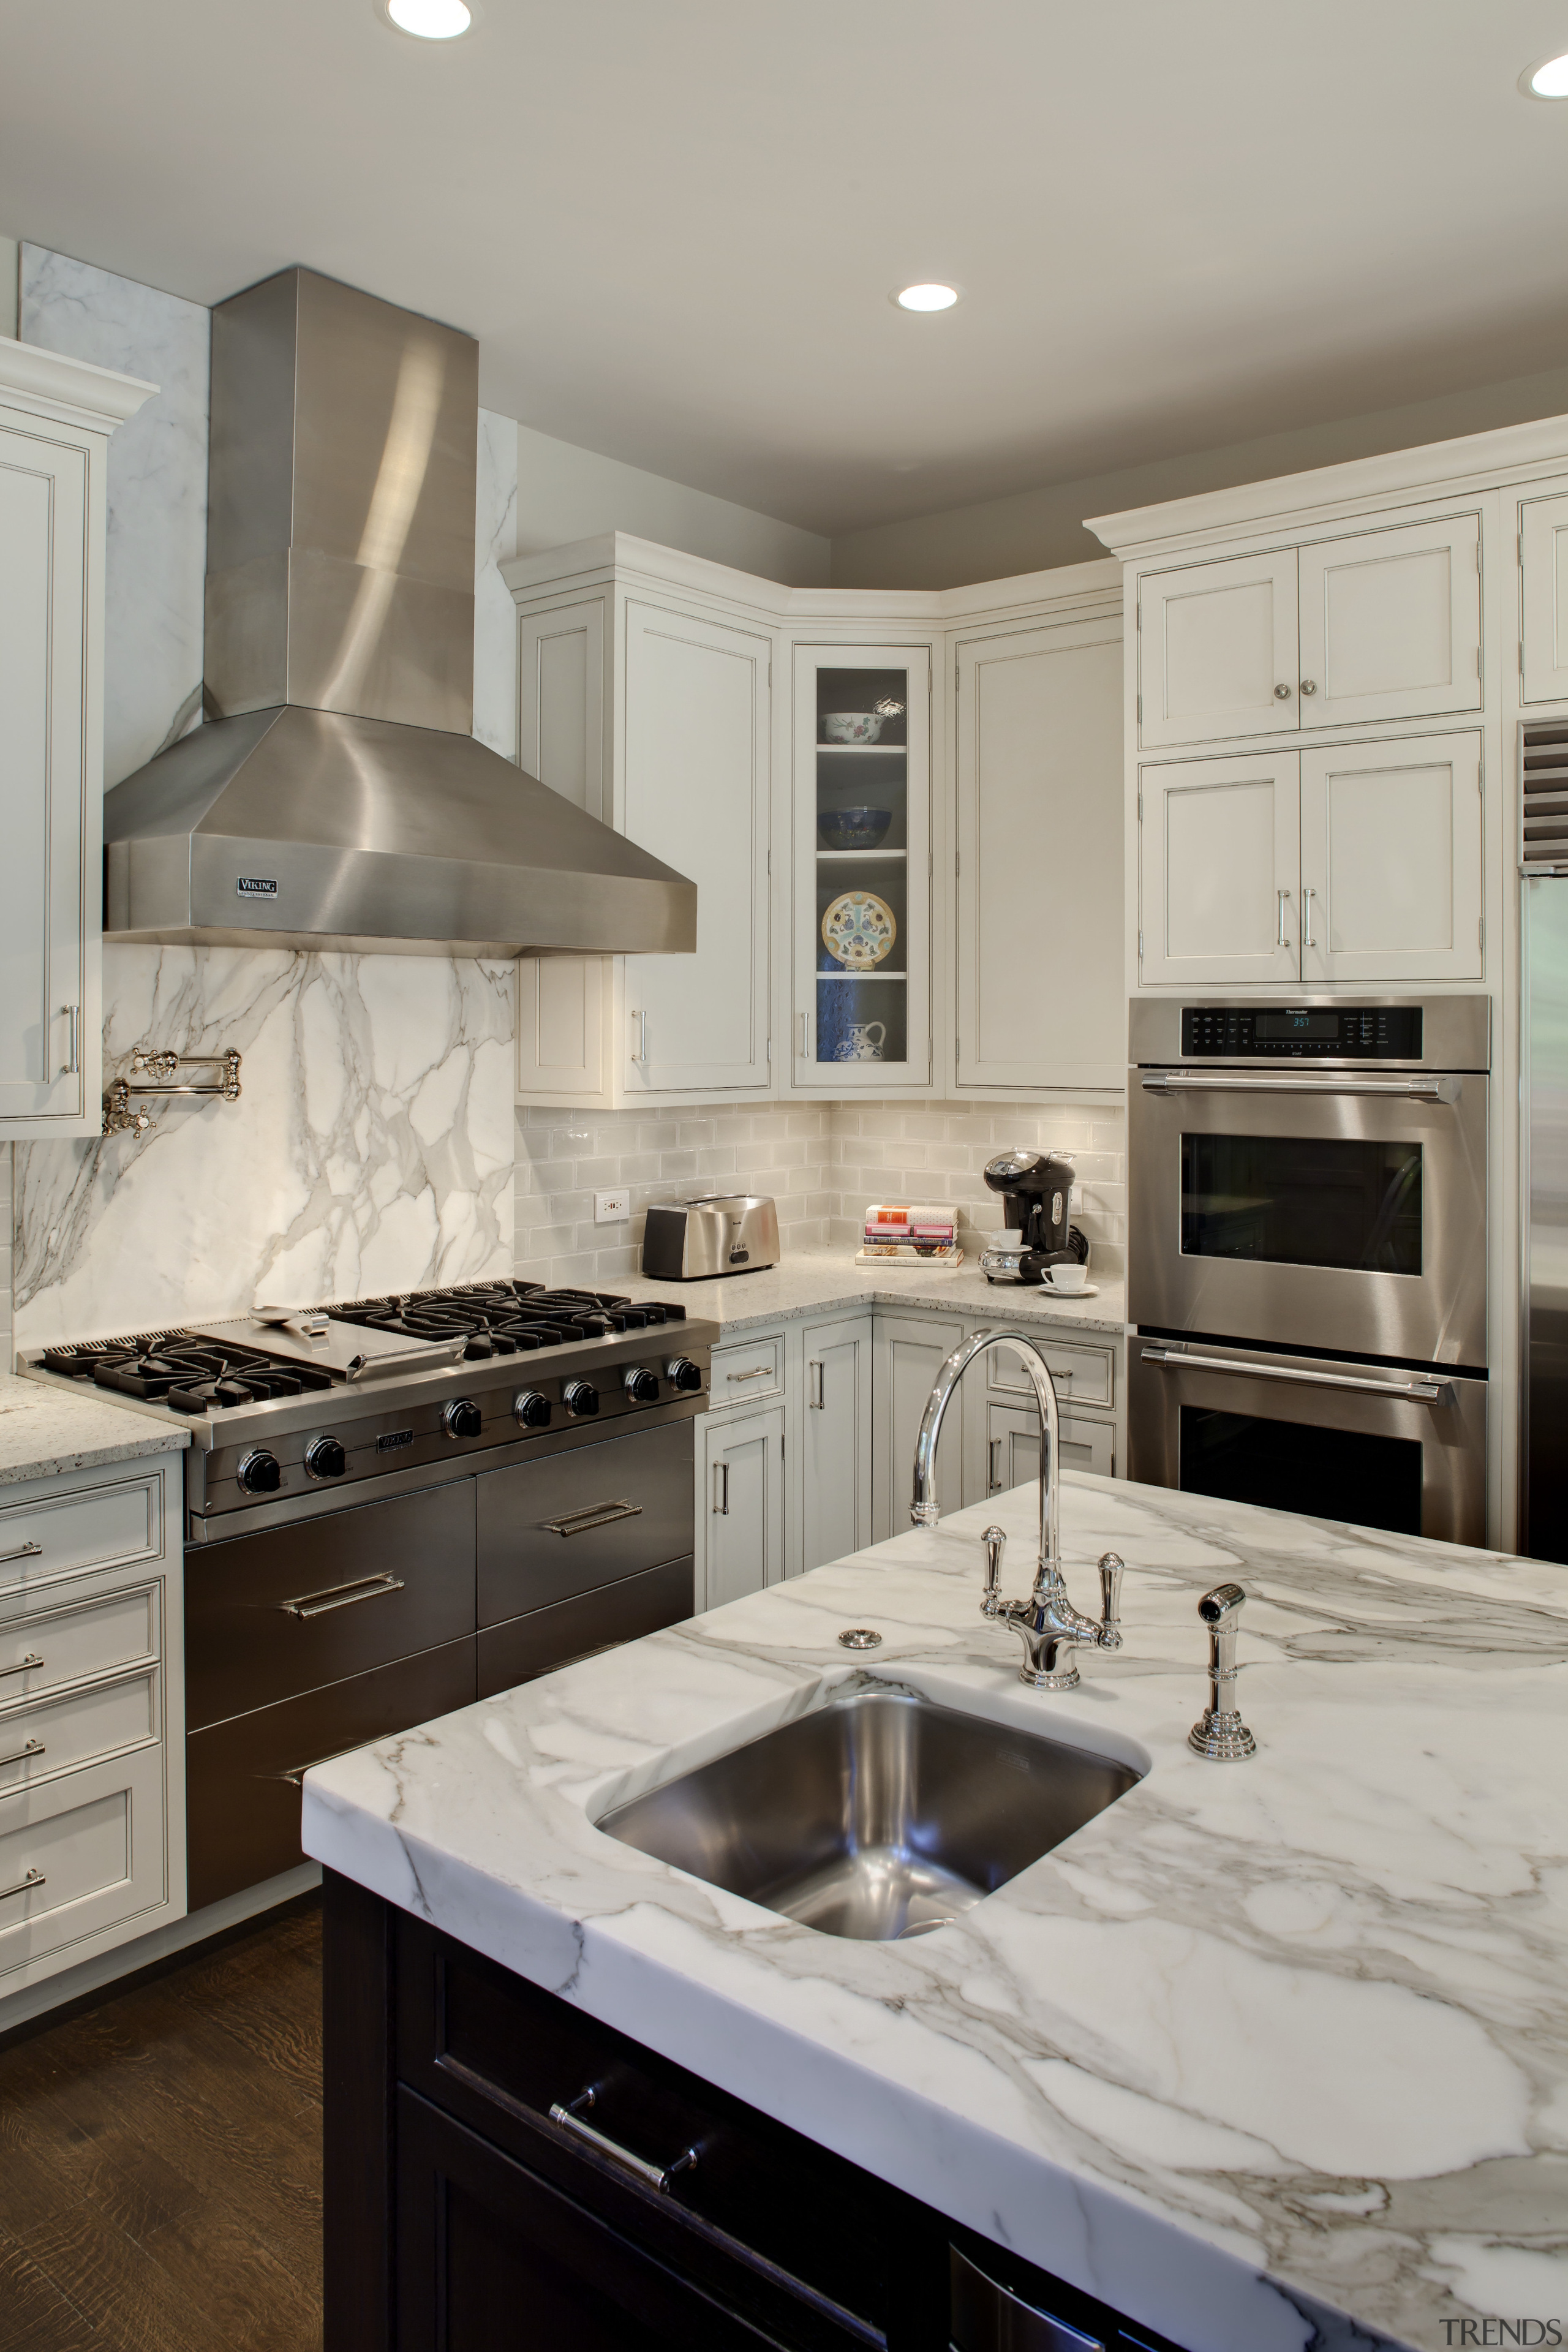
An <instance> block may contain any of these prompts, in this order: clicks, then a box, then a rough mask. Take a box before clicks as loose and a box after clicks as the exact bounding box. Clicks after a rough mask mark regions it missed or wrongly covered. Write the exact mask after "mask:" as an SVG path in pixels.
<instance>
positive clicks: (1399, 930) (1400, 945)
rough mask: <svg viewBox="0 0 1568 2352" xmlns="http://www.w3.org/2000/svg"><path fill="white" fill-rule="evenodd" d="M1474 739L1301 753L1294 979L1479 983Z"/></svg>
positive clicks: (1413, 740)
mask: <svg viewBox="0 0 1568 2352" xmlns="http://www.w3.org/2000/svg"><path fill="white" fill-rule="evenodd" d="M1481 807H1482V803H1481V739H1480V737H1479V734H1470V733H1463V734H1456V735H1418V736H1412V737H1409V738H1407V739H1406V740H1404V741H1396V742H1378V743H1354V744H1350V745H1348V746H1346V747H1344V748H1343V749H1341V750H1337V751H1303V752H1302V753H1301V887H1300V903H1301V977H1302V979H1303V980H1306V981H1343V982H1373V981H1376V982H1384V981H1387V982H1401V981H1410V980H1479V978H1480V976H1481V867H1482V839H1481Z"/></svg>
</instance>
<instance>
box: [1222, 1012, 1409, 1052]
mask: <svg viewBox="0 0 1568 2352" xmlns="http://www.w3.org/2000/svg"><path fill="white" fill-rule="evenodd" d="M1182 1059H1183V1060H1184V1061H1194V1062H1198V1061H1204V1060H1225V1061H1228V1062H1235V1061H1247V1062H1252V1061H1259V1062H1263V1061H1275V1060H1282V1061H1294V1062H1305V1061H1317V1060H1322V1061H1332V1062H1418V1061H1419V1060H1420V1059H1421V1007H1420V1006H1419V1005H1418V1004H1384V1005H1355V1004H1347V1005H1339V1004H1334V1005H1321V1004H1312V1005H1301V1006H1296V1005H1290V1004H1268V1005H1261V1004H1260V1005H1247V1006H1246V1007H1238V1006H1237V1005H1230V1004H1184V1005H1183V1007H1182Z"/></svg>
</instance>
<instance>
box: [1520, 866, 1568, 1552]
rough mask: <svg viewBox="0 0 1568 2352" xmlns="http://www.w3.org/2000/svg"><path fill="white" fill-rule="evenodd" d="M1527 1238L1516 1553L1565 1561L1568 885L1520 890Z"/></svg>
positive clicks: (1567, 1513)
mask: <svg viewBox="0 0 1568 2352" xmlns="http://www.w3.org/2000/svg"><path fill="white" fill-rule="evenodd" d="M1523 1010H1524V1033H1525V1055H1526V1062H1525V1097H1524V1112H1525V1120H1526V1150H1527V1160H1526V1183H1527V1187H1528V1230H1527V1234H1526V1265H1525V1293H1526V1295H1525V1314H1526V1338H1525V1351H1524V1376H1525V1377H1524V1400H1523V1412H1522V1413H1521V1424H1522V1426H1521V1447H1522V1454H1523V1460H1522V1464H1521V1469H1522V1476H1521V1497H1520V1530H1519V1543H1520V1549H1521V1551H1526V1552H1528V1553H1529V1554H1530V1555H1531V1558H1533V1559H1559V1560H1568V881H1556V880H1554V881H1546V880H1540V881H1528V882H1526V884H1525V886H1524V1008H1523Z"/></svg>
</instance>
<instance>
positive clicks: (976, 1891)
mask: <svg viewBox="0 0 1568 2352" xmlns="http://www.w3.org/2000/svg"><path fill="white" fill-rule="evenodd" d="M1140 1777H1141V1776H1140V1774H1138V1773H1137V1772H1135V1771H1133V1770H1132V1769H1131V1768H1130V1767H1129V1766H1127V1765H1125V1764H1120V1763H1117V1762H1115V1761H1114V1760H1113V1759H1110V1758H1109V1757H1103V1756H1095V1755H1091V1754H1089V1752H1088V1751H1087V1750H1085V1749H1083V1748H1069V1747H1068V1746H1067V1745H1065V1743H1064V1742H1062V1741H1061V1740H1058V1739H1048V1738H1044V1737H1043V1736H1042V1735H1041V1734H1040V1733H1038V1732H1031V1731H1019V1730H1016V1729H1015V1728H1014V1727H1013V1726H1012V1725H1011V1724H1003V1723H990V1722H987V1721H986V1720H985V1719H984V1717H979V1716H973V1715H963V1714H961V1713H960V1712H959V1711H958V1710H957V1709H956V1708H954V1707H949V1706H938V1705H937V1704H936V1703H935V1702H934V1701H933V1700H931V1699H926V1698H921V1697H918V1696H912V1695H911V1694H910V1693H908V1692H904V1691H896V1690H878V1689H869V1690H868V1689H861V1690H859V1691H857V1692H856V1693H855V1695H854V1696H852V1697H849V1698H846V1699H839V1700H837V1701H835V1702H832V1703H830V1704H829V1705H828V1706H823V1707H819V1708H818V1709H817V1710H816V1713H815V1714H812V1715H805V1716H801V1717H797V1718H796V1719H795V1721H794V1722H792V1723H784V1724H781V1725H780V1726H779V1727H778V1728H777V1730H775V1731H769V1732H764V1733H763V1737H762V1738H760V1739H753V1740H752V1741H750V1742H749V1743H748V1744H747V1746H745V1747H744V1748H733V1749H731V1753H730V1754H729V1755H728V1756H718V1757H715V1758H714V1759H713V1761H712V1762H711V1763H710V1764H702V1765H700V1766H699V1767H698V1769H696V1770H695V1771H694V1772H686V1773H683V1774H682V1775H681V1777H680V1779H679V1780H670V1781H667V1782H666V1784H665V1786H664V1787H663V1788H661V1789H652V1790H649V1791H648V1792H647V1795H646V1796H642V1797H635V1798H633V1800H632V1801H631V1802H630V1803H629V1804H626V1805H619V1806H617V1807H616V1810H615V1811H613V1812H610V1813H606V1814H605V1818H604V1819H603V1821H601V1822H600V1823H599V1825H598V1826H599V1827H600V1829H602V1830H603V1831H605V1832H606V1834H607V1835H609V1836H610V1837H615V1838H619V1839H620V1840H621V1842H622V1843H623V1844H626V1845H634V1846H637V1848H639V1849H640V1851H641V1852H642V1853H650V1854H653V1855H655V1856H657V1858H658V1860H659V1861H661V1862H668V1863H672V1864H675V1866H676V1867H677V1868H678V1869H679V1870H685V1871H689V1872H690V1874H691V1875H692V1876H693V1877H694V1878H703V1879H706V1880H707V1881H708V1883H709V1884H710V1885H713V1886H722V1887H725V1888H727V1889H728V1890H729V1892H730V1893H731V1895H746V1896H748V1897H749V1898H750V1900H751V1901H752V1902H753V1903H761V1904H763V1905H764V1906H766V1907H767V1908H768V1909H769V1910H770V1911H782V1912H784V1914H786V1916H788V1917H790V1918H792V1919H798V1920H800V1921H801V1922H802V1924H803V1925H804V1926H805V1927H816V1928H817V1929H819V1930H820V1931H821V1933H822V1934H823V1935H825V1936H857V1937H862V1938H867V1939H873V1940H878V1941H890V1940H891V1939H892V1938H894V1937H908V1936H922V1935H925V1934H926V1933H927V1932H928V1931H929V1930H930V1929H931V1928H932V1927H945V1926H946V1925H947V1924H948V1922H949V1921H950V1920H952V1919H955V1918H957V1917H958V1916H960V1915H961V1914H962V1913H963V1912H965V1911H967V1910H969V1909H970V1907H971V1906H973V1904H976V1903H979V1902H980V1901H982V1900H983V1899H984V1896H985V1895H993V1894H994V1893H995V1891H996V1889H997V1887H999V1886H1005V1885H1006V1883H1007V1881H1008V1880H1009V1879H1010V1878H1016V1876H1017V1874H1018V1873H1019V1871H1021V1870H1025V1869H1026V1868H1027V1867H1028V1865H1029V1864H1030V1863H1032V1862H1037V1861H1038V1860H1039V1857H1040V1856H1041V1854H1043V1853H1049V1852H1050V1850H1051V1848H1052V1847H1053V1846H1058V1845H1060V1844H1061V1843H1062V1841H1063V1839H1064V1838H1069V1837H1070V1836H1071V1835H1072V1833H1073V1832H1074V1830H1078V1829H1081V1828H1082V1827H1083V1825H1084V1823H1085V1822H1089V1821H1092V1820H1093V1819H1094V1816H1095V1814H1096V1813H1100V1812H1103V1811H1105V1808H1106V1807H1107V1805H1113V1804H1114V1803H1115V1802H1116V1800H1117V1798H1118V1797H1124V1796H1125V1795H1126V1793H1127V1791H1128V1790H1129V1789H1131V1788H1134V1787H1136V1785H1137V1782H1138V1780H1139V1779H1140Z"/></svg>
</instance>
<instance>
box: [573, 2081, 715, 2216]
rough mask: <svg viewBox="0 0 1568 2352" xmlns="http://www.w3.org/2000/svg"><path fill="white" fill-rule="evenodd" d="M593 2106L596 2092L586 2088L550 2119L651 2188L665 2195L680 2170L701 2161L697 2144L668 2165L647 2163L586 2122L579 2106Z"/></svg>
mask: <svg viewBox="0 0 1568 2352" xmlns="http://www.w3.org/2000/svg"><path fill="white" fill-rule="evenodd" d="M592 2105H594V2094H593V2092H592V2091H584V2093H583V2095H582V2096H581V2098H576V2099H574V2100H573V2102H572V2105H570V2106H569V2107H563V2106H562V2105H561V2104H560V2102H559V2101H557V2102H556V2104H555V2105H553V2106H552V2108H551V2110H550V2120H551V2122H552V2124H559V2125H560V2126H561V2128H562V2130H563V2131H568V2132H571V2133H572V2134H573V2136H574V2137H575V2138H577V2139H581V2140H585V2141H586V2142H587V2144H588V2146H589V2147H592V2148H596V2149H597V2150H598V2152H599V2154H600V2155H601V2156H607V2157H608V2158H609V2159H610V2161H611V2163H612V2164H618V2165H620V2166H622V2167H623V2168H624V2169H625V2170H626V2171H627V2172H630V2173H635V2174H636V2176H637V2179H639V2180H640V2181H642V2182H644V2183H645V2185H646V2186H647V2188H649V2189H658V2191H659V2192H660V2194H661V2195H662V2194H664V2193H665V2192H666V2191H667V2190H668V2188H669V2184H670V2182H671V2181H672V2180H673V2179H675V2176H676V2174H677V2173H678V2172H690V2171H692V2170H694V2169H695V2168H696V2164H697V2150H696V2148H695V2147H689V2148H687V2149H686V2150H685V2152H684V2154H682V2155H680V2156H678V2157H677V2158H676V2159H675V2162H674V2163H673V2164H667V2165H665V2166H663V2167H662V2168H661V2167H660V2166H658V2165H657V2164H649V2163H647V2162H646V2161H645V2159H644V2158H642V2157H640V2156H634V2155H633V2154H632V2152H631V2150H630V2148H629V2147H622V2146H621V2144H620V2142H619V2141H618V2140H614V2139H610V2138H607V2137H606V2136H605V2133H603V2132H601V2131H595V2129H594V2126H593V2125H592V2124H585V2123H584V2121H583V2118H582V2116H580V2115H579V2114H578V2113H577V2109H578V2108H579V2107H591V2106H592Z"/></svg>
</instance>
